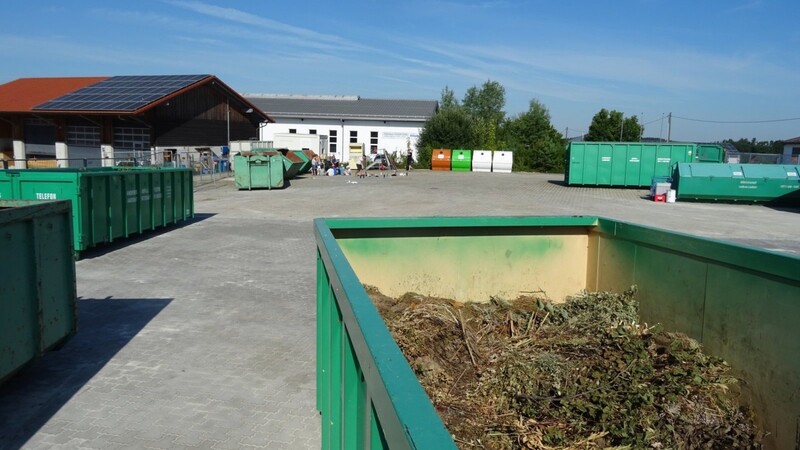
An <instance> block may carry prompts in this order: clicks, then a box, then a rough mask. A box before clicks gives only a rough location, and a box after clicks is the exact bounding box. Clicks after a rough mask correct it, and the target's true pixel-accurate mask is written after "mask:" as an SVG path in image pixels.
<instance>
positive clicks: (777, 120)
mask: <svg viewBox="0 0 800 450" xmlns="http://www.w3.org/2000/svg"><path fill="white" fill-rule="evenodd" d="M672 118H673V119H681V120H688V121H690V122H704V123H732V124H735V123H738V124H742V123H774V122H791V121H793V120H800V117H792V118H788V119H771V120H704V119H691V118H688V117H680V116H675V115H673V116H672Z"/></svg>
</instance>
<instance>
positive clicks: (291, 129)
mask: <svg viewBox="0 0 800 450" xmlns="http://www.w3.org/2000/svg"><path fill="white" fill-rule="evenodd" d="M289 133H291V134H297V128H289Z"/></svg>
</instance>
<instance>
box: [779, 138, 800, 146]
mask: <svg viewBox="0 0 800 450" xmlns="http://www.w3.org/2000/svg"><path fill="white" fill-rule="evenodd" d="M783 143H784V144H800V136H798V137H796V138H791V139H787V140H785V141H783Z"/></svg>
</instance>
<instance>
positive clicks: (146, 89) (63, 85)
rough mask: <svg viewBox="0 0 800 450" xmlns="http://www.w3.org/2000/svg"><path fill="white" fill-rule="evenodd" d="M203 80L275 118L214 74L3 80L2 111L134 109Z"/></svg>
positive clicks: (154, 103)
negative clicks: (5, 81) (6, 81)
mask: <svg viewBox="0 0 800 450" xmlns="http://www.w3.org/2000/svg"><path fill="white" fill-rule="evenodd" d="M202 85H212V86H214V87H215V88H217V89H219V90H220V91H222V92H223V93H224V95H225V96H227V98H229V99H231V100H233V101H236V102H238V103H239V104H240V105H241V106H242V108H244V109H252V110H253V113H255V114H256V115H257V116H258V118H259V119H260V121H268V122H274V121H275V120H274V119H272V118H271V117H270V116H269V115H267V114H266V113H265V112H264V111H263V110H261V109H260V108H259V107H258V106H257V105H254V104H252V103H250V102H249V101H248V100H247V99H246V98H244V97H242V96H241V95H239V94H238V93H237V92H236V91H234V90H233V89H231V88H230V87H229V86H228V85H226V84H225V83H223V82H222V80H220V79H219V78H217V77H216V76H214V75H130V76H125V75H122V76H114V77H48V78H20V79H17V80H14V81H11V82H8V83H5V84H2V85H0V113H58V114H115V115H116V114H133V115H135V114H141V113H144V112H145V111H148V110H150V109H152V108H154V107H156V106H158V105H161V104H163V103H166V102H168V101H169V100H170V99H172V98H175V97H177V96H178V95H181V94H183V93H185V92H187V91H190V90H192V89H195V88H197V87H199V86H202Z"/></svg>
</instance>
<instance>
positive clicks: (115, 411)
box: [0, 171, 800, 449]
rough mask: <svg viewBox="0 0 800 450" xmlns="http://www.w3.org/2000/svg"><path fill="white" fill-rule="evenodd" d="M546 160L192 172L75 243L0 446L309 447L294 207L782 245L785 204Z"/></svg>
mask: <svg viewBox="0 0 800 450" xmlns="http://www.w3.org/2000/svg"><path fill="white" fill-rule="evenodd" d="M561 179H562V177H561V176H558V175H546V174H518V173H513V174H493V173H442V172H430V171H412V173H411V175H410V176H408V177H404V176H397V177H386V178H377V177H370V178H367V179H358V178H355V177H341V176H340V177H313V176H305V177H302V178H299V179H296V180H293V181H292V183H291V186H290V187H289V188H287V189H283V190H272V191H269V190H260V191H237V190H235V189H234V186H233V180H232V179H231V178H227V179H222V180H216V181H214V182H213V183H206V184H204V185H203V186H201V187H198V189H197V190H196V193H195V204H196V210H197V213H198V217H197V219H195V220H193V221H192V222H190V223H187V224H185V225H183V226H180V227H175V228H170V229H167V230H162V231H160V232H156V233H150V234H147V235H145V236H144V237H143V238H141V239H136V240H131V241H128V242H126V243H123V244H115V245H114V246H110V247H106V248H102V249H98V250H95V251H90V252H88V254H87V255H86V257H85V259H83V260H81V261H79V262H78V263H77V265H76V270H77V277H78V295H79V296H80V300H79V304H78V308H79V331H78V334H77V335H76V336H75V337H74V338H73V339H72V340H71V341H69V342H68V343H67V344H66V345H65V346H64V347H63V348H62V349H61V350H60V351H56V352H52V353H49V354H47V355H45V356H44V357H43V358H41V359H40V360H38V361H36V362H35V363H34V364H32V365H31V366H30V367H28V368H27V369H26V370H24V371H22V372H21V373H20V374H18V376H16V377H14V378H12V379H11V380H9V381H8V382H7V383H6V384H5V385H3V386H2V387H0V448H3V449H6V448H8V449H11V448H20V447H22V448H30V449H39V448H90V449H95V448H96V449H107V448H214V449H222V448H270V449H280V448H290V449H302V448H318V447H319V442H320V437H319V433H320V431H319V430H320V429H319V415H318V413H317V411H316V410H315V372H314V371H315V362H314V358H315V336H314V333H315V322H314V321H315V313H314V307H315V297H314V296H315V292H314V291H315V273H314V271H315V261H314V258H315V242H314V238H313V232H312V219H313V218H315V217H345V216H347V217H353V216H384V217H398V216H430V215H439V216H467V215H503V216H505V215H601V216H605V217H610V218H614V219H619V220H625V221H630V222H635V223H640V224H645V225H651V226H657V227H661V228H666V229H670V230H675V231H681V232H685V233H690V234H697V235H700V236H706V237H712V238H717V239H723V240H729V241H733V242H739V243H745V244H749V245H756V246H760V247H763V248H769V249H773V250H776V251H781V252H787V253H792V254H797V255H800V239H798V238H797V231H798V230H800V210H797V209H779V208H773V207H768V206H763V205H741V204H701V203H676V204H656V203H653V202H651V201H648V200H646V199H645V196H646V194H647V192H646V191H645V190H639V189H592V188H575V187H566V186H563V185H562V183H561V182H560V180H561Z"/></svg>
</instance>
